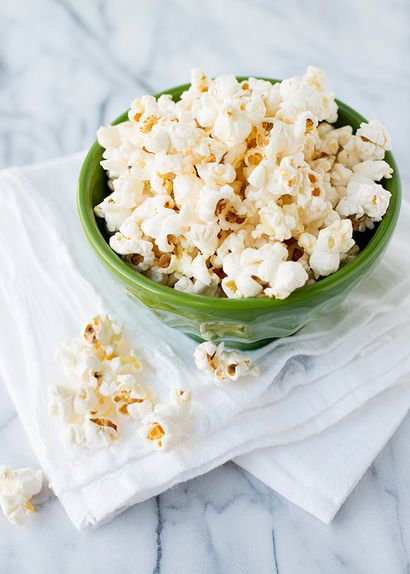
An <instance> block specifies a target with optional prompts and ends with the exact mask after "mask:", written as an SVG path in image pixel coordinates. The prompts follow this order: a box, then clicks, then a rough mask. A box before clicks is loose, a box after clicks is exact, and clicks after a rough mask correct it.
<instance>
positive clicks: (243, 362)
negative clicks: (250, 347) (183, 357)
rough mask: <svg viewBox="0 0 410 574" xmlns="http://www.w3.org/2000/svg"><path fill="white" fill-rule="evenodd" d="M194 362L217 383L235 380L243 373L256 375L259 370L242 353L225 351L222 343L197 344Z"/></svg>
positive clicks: (207, 342)
mask: <svg viewBox="0 0 410 574" xmlns="http://www.w3.org/2000/svg"><path fill="white" fill-rule="evenodd" d="M194 360H195V364H196V366H197V367H198V369H199V370H200V371H204V372H205V373H208V374H210V375H212V377H213V378H214V380H215V383H216V384H217V385H221V384H222V383H224V382H226V381H236V380H238V379H239V377H242V376H244V375H257V374H258V373H259V370H258V369H257V368H256V367H254V366H252V362H251V360H250V359H249V357H247V356H246V355H245V354H244V353H240V352H239V351H227V350H225V346H224V344H223V343H220V344H219V345H216V344H215V343H212V342H211V341H205V342H204V343H201V344H200V345H198V346H197V348H196V349H195V353H194Z"/></svg>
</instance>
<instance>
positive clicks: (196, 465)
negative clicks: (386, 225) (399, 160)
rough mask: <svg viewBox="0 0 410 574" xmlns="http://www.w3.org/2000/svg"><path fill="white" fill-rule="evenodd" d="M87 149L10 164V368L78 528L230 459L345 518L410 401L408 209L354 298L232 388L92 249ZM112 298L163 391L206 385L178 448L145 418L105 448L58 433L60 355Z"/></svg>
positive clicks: (6, 235) (4, 221)
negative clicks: (146, 434) (141, 428)
mask: <svg viewBox="0 0 410 574" xmlns="http://www.w3.org/2000/svg"><path fill="white" fill-rule="evenodd" d="M82 159H83V155H82V154H78V155H76V156H72V157H68V158H64V159H62V160H57V161H54V162H50V163H47V164H42V165H37V166H32V167H25V168H17V169H11V170H5V171H3V172H2V173H0V244H1V250H0V263H1V266H2V274H1V281H0V293H1V295H2V297H1V301H0V314H1V317H2V320H1V323H0V333H1V335H2V341H4V344H3V346H2V348H1V349H0V369H1V376H2V378H3V380H4V381H5V384H6V385H7V387H8V389H9V392H10V395H11V397H12V399H13V401H14V403H15V405H16V408H17V411H18V413H19V415H20V418H21V420H22V422H23V425H24V428H25V430H26V432H27V433H28V436H29V439H30V440H31V443H32V445H33V449H34V451H35V453H36V455H37V457H38V458H39V461H40V464H41V465H42V467H43V469H44V471H45V472H46V474H47V476H48V478H49V480H50V482H51V485H52V487H53V489H54V491H55V492H56V494H57V496H59V498H60V500H61V502H62V504H63V505H64V508H65V509H66V511H67V514H68V515H69V517H70V519H71V520H72V522H73V523H74V525H75V526H76V527H77V528H78V529H80V530H85V529H88V528H92V527H95V526H97V525H98V524H101V523H103V522H106V521H107V520H109V519H110V518H112V517H113V516H115V515H116V514H118V513H119V512H121V511H122V510H124V509H125V508H127V507H128V506H130V505H131V504H134V503H136V502H140V501H142V500H145V499H147V498H149V497H151V496H153V495H156V494H158V493H160V492H162V491H164V490H165V489H167V488H169V487H171V486H173V485H175V484H177V483H178V482H181V481H183V480H187V479H189V478H193V477H194V476H197V475H199V474H203V473H204V472H207V471H209V470H211V469H212V468H214V467H215V466H217V465H220V464H222V463H224V462H225V461H227V460H230V459H231V458H234V460H235V461H236V462H237V464H240V465H241V466H243V467H244V468H245V469H247V470H249V471H250V472H252V473H253V474H255V476H257V477H258V478H260V479H261V480H263V481H264V482H266V483H267V484H269V485H270V486H271V487H272V488H274V489H276V490H277V491H278V492H280V493H281V494H283V495H284V496H285V497H287V498H288V499H289V500H292V501H293V502H295V503H296V504H298V505H299V506H301V507H302V508H304V509H306V510H307V511H309V512H311V513H312V514H314V515H315V516H317V517H318V518H320V519H321V520H324V521H329V520H331V518H332V517H333V516H334V514H335V512H336V511H337V509H338V508H339V507H340V505H341V504H342V502H343V500H344V499H345V498H346V497H347V496H348V494H349V492H350V491H351V489H352V488H353V486H354V484H356V483H357V481H358V480H359V478H360V476H361V475H362V474H363V472H364V471H365V470H366V468H367V467H368V466H369V464H370V463H371V461H372V460H373V458H374V456H376V454H377V453H378V452H379V450H380V449H381V448H382V446H383V445H384V444H385V442H386V441H387V440H388V438H389V437H390V436H391V434H392V433H393V432H394V430H395V428H397V426H398V424H399V423H400V421H401V420H402V419H403V417H404V416H405V414H406V412H407V410H408V408H409V406H410V391H409V385H410V379H409V372H410V350H409V349H408V344H407V342H408V340H409V335H410V313H409V310H410V301H409V285H410V282H409V278H408V276H407V275H406V274H404V273H403V268H404V266H405V265H406V263H407V259H410V256H409V255H408V254H407V251H406V235H405V233H406V226H408V225H409V223H410V209H409V207H408V206H407V205H405V206H404V208H403V214H402V218H401V222H400V226H399V229H398V231H397V233H396V235H395V237H394V239H393V241H392V245H391V247H390V248H389V250H388V253H387V256H386V257H385V258H384V260H383V262H382V263H381V264H380V266H379V267H378V268H377V269H376V270H375V271H374V272H373V273H372V275H371V276H370V277H369V278H368V279H367V280H366V282H365V283H363V284H362V285H361V286H359V287H358V288H357V289H356V290H355V291H354V292H353V293H352V294H350V295H349V297H348V298H347V300H346V302H345V303H344V304H343V305H341V306H340V307H339V308H338V309H335V310H334V311H332V312H331V313H327V314H326V315H323V317H321V318H320V319H319V320H318V321H315V322H312V323H309V324H308V325H306V327H304V328H303V329H302V330H301V331H300V332H298V333H297V334H296V335H294V336H293V337H289V338H285V339H281V340H277V341H274V342H273V343H271V344H270V345H268V346H266V347H264V348H262V349H258V350H256V351H253V352H252V353H251V354H252V358H253V360H254V361H255V362H256V363H257V364H258V365H259V366H260V369H261V374H260V376H258V377H256V378H248V379H246V378H244V379H243V380H241V381H237V382H236V383H232V384H229V385H225V386H224V387H223V388H222V389H219V388H217V387H216V386H215V385H214V384H213V383H212V382H211V381H210V380H209V379H208V378H207V377H206V376H205V375H204V374H202V373H200V372H198V371H197V370H196V367H195V365H194V362H193V357H192V355H193V351H194V349H195V343H194V342H193V341H191V340H190V339H188V338H187V337H185V336H184V335H183V334H182V333H179V332H176V331H171V330H170V329H169V328H168V327H166V326H164V325H163V324H161V323H160V322H159V321H158V319H156V318H155V317H154V316H153V314H152V313H151V312H150V311H149V310H147V309H146V308H144V307H143V306H142V305H141V304H138V303H137V302H135V301H132V300H130V298H129V297H127V296H126V295H125V294H124V293H123V292H122V290H121V289H119V288H118V286H117V285H114V284H113V282H112V281H111V279H110V278H108V277H107V276H106V274H105V272H104V270H103V269H102V268H101V266H100V264H99V262H98V261H97V260H96V257H95V255H94V253H92V251H91V248H90V247H89V246H88V245H87V241H86V239H85V236H84V233H83V231H82V229H81V226H80V223H79V220H78V216H77V213H76V205H75V190H76V179H77V176H78V172H79V168H80V165H81V162H82ZM101 310H106V311H107V312H109V313H112V314H113V315H114V316H116V317H117V318H118V319H119V320H121V321H122V322H123V323H124V325H125V328H126V332H127V335H128V336H129V338H130V339H131V340H132V341H133V344H134V346H135V347H136V348H137V349H138V350H139V351H140V354H141V357H142V361H143V364H144V372H143V374H142V376H143V377H146V380H147V381H148V382H149V384H151V385H152V386H153V387H154V389H155V391H156V394H157V396H158V397H159V400H164V399H165V398H166V397H167V394H168V393H169V390H170V389H171V388H173V387H177V386H183V387H184V388H187V389H189V390H191V391H192V395H193V399H192V421H193V424H192V431H191V432H190V434H189V435H188V436H186V437H184V439H183V441H182V442H181V443H180V444H178V445H177V446H176V447H175V448H174V449H172V450H170V451H169V452H166V453H157V452H152V451H147V450H145V449H144V446H143V445H142V443H141V441H140V439H139V438H138V436H137V428H138V423H137V422H135V421H133V422H127V423H124V428H123V438H122V439H121V440H120V441H118V443H116V444H114V445H112V446H110V447H108V448H106V449H102V450H99V451H84V450H81V449H66V448H64V447H63V446H62V445H61V443H60V441H59V436H58V435H59V421H58V420H55V419H54V418H51V417H49V416H48V415H47V404H46V403H47V400H46V396H47V386H48V385H49V384H50V383H54V382H56V381H58V380H60V379H61V377H62V376H63V375H62V372H61V369H60V367H59V366H58V365H56V364H55V363H54V362H53V356H54V352H55V349H56V347H57V346H58V345H59V344H60V343H61V342H62V341H65V340H67V339H71V338H73V337H75V336H76V335H77V334H78V333H79V330H80V328H81V325H82V324H83V323H84V322H86V321H87V320H88V319H89V318H90V317H91V316H92V315H94V314H95V313H97V312H100V311H101ZM16 349H17V350H18V351H17V354H16ZM16 358H17V359H18V360H16ZM354 439H355V440H354ZM355 442H356V448H354V447H353V445H354V444H355ZM329 453H336V454H335V455H334V456H329ZM340 469H342V472H340Z"/></svg>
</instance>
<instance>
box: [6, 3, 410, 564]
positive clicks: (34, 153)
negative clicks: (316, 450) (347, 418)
mask: <svg viewBox="0 0 410 574" xmlns="http://www.w3.org/2000/svg"><path fill="white" fill-rule="evenodd" d="M409 24H410V4H409V2H408V0H385V1H383V2H382V1H381V0H376V1H372V0H361V1H360V2H357V1H354V0H348V1H345V2H343V4H338V5H337V8H336V4H335V3H332V2H328V1H327V0H312V1H311V2H309V3H306V2H302V0H288V1H287V2H279V1H271V0H236V1H234V0H226V1H225V2H221V1H216V0H210V1H208V2H194V1H193V0H192V1H188V0H186V1H183V0H163V1H159V0H151V2H142V1H140V2H136V1H135V0H117V1H116V2H110V1H109V0H86V1H84V2H76V1H75V0H14V2H1V3H0V167H2V166H8V165H11V164H23V163H31V162H34V161H40V160H43V159H49V158H52V157H57V156H59V155H62V154H66V153H70V152H73V151H77V150H79V149H83V148H85V147H87V146H88V145H89V144H90V143H91V142H92V140H93V138H94V134H95V130H96V128H97V127H98V126H99V125H100V124H101V123H104V122H108V121H109V120H111V119H112V118H113V117H116V116H117V115H118V114H119V113H120V112H122V111H123V110H124V109H125V108H126V107H127V105H128V103H129V102H130V100H131V99H132V98H133V97H135V96H136V95H138V94H141V93H146V92H151V93H153V92H155V91H159V90H160V89H163V88H165V87H169V86H172V85H176V84H178V83H183V82H186V81H187V78H188V74H189V69H190V68H191V67H193V66H202V67H203V68H204V69H205V70H206V71H208V72H209V73H210V74H218V73H223V72H226V73H230V72H236V73H238V74H246V73H250V74H255V75H258V74H259V75H265V76H272V77H284V76H289V75H292V74H297V73H299V72H301V71H302V70H303V69H304V68H305V67H306V66H307V65H308V64H310V63H311V64H315V65H318V66H320V67H323V68H324V69H325V70H326V71H327V74H328V77H329V82H330V84H331V86H332V87H333V89H334V90H335V92H336V93H337V95H338V97H340V99H342V100H345V101H346V102H347V103H349V104H351V105H352V106H353V107H355V108H357V109H358V110H360V111H361V112H362V113H363V115H365V116H367V117H368V118H371V117H379V118H380V119H381V120H382V121H383V122H384V123H385V124H386V125H387V127H388V128H389V131H390V132H391V135H392V138H393V143H394V151H395V155H396V157H397V159H398V161H399V164H400V167H401V173H402V178H403V182H404V190H405V194H407V193H408V192H407V191H406V184H407V185H408V183H409V181H410V164H409V162H408V161H406V160H407V153H408V148H409V143H410V142H409V135H408V134H409V133H410V108H409V106H408V100H409V96H410V75H409V70H408V64H407V63H406V62H407V61H408V57H409V53H410V34H409V31H408V30H409ZM17 354H18V350H16V356H17ZM0 373H1V365H0ZM409 433H410V417H408V418H407V419H406V420H405V421H404V423H403V424H402V426H401V428H400V429H399V431H398V432H397V433H396V435H395V436H394V437H393V438H392V440H391V441H390V442H389V444H388V445H387V446H386V448H385V449H384V450H383V452H382V453H381V455H380V456H379V457H378V458H377V459H376V461H375V462H374V464H373V465H372V467H371V469H370V470H369V471H368V472H367V474H366V475H365V477H364V478H363V480H362V481H361V482H360V484H359V485H358V487H357V488H356V489H355V491H354V492H353V494H352V495H351V497H350V498H349V500H348V501H347V503H346V504H345V505H344V507H343V508H342V510H341V511H340V513H339V514H338V516H337V517H336V519H335V520H334V522H333V523H332V525H330V526H325V525H324V524H321V523H320V522H319V521H318V520H316V519H315V518H313V517H311V516H309V515H308V514H306V513H304V512H303V511H301V510H300V509H298V508H296V507H295V506H293V505H292V504H290V503H288V502H287V501H286V500H284V499H283V498H281V497H280V496H279V495H277V494H275V493H274V492H272V491H271V490H270V489H269V488H267V487H266V486H264V485H263V484H262V483H260V482H259V481H257V480H256V479H254V478H253V477H252V476H251V475H249V474H247V473H246V472H244V471H242V470H240V469H239V468H238V467H237V466H235V465H234V464H232V463H229V464H227V465H225V466H223V467H222V468H219V469H217V470H215V471H213V472H211V473H210V474H208V475H206V476H203V477H200V478H197V479H195V480H192V481H190V482H188V483H186V484H183V485H180V486H178V487H176V488H174V489H172V490H171V491H169V492H166V493H165V494H163V495H161V496H159V497H157V498H155V499H153V500H149V501H147V502H146V503H143V504H140V505H138V506H136V507H134V508H132V509H130V510H128V511H127V512H125V513H124V514H122V515H121V516H120V517H119V518H117V519H116V520H114V521H113V522H111V523H110V524H108V525H106V526H103V527H101V528H100V529H99V530H97V531H96V532H93V533H91V534H83V535H80V534H78V533H77V532H76V531H75V530H74V529H73V528H72V526H71V524H70V523H69V522H68V520H67V518H66V516H65V515H64V511H63V510H62V508H61V507H60V505H59V503H58V501H57V500H56V499H55V498H54V497H53V496H52V494H51V493H50V492H47V491H45V492H44V493H43V494H42V495H41V497H40V502H39V504H38V507H39V512H38V513H37V514H36V515H35V516H34V517H33V518H32V520H31V521H30V523H29V524H28V525H27V526H26V527H25V528H24V529H16V528H13V527H11V526H10V525H9V524H8V523H7V522H6V521H5V520H4V519H2V518H1V517H0V572H1V574H26V573H32V572H41V573H42V574H48V573H55V574H60V573H61V574H71V573H74V572H87V573H89V574H93V573H94V572H95V573H97V572H98V573H101V572H104V573H105V572H108V573H111V572H123V573H124V574H128V573H134V572H135V573H141V574H145V573H156V574H171V573H176V574H180V573H181V572H183V573H184V574H191V573H192V574H214V573H215V574H219V573H221V574H231V573H232V574H245V573H248V572H252V573H257V574H265V573H278V572H280V573H281V574H282V573H285V574H299V573H300V572H303V574H317V573H326V574H327V573H331V574H339V573H349V574H356V573H357V574H359V573H360V574H387V573H388V574H402V573H403V574H404V573H406V572H407V573H408V572H410V490H409V488H408V483H409V481H410V443H409V441H408V438H407V437H408V435H409ZM0 462H1V463H3V462H4V463H6V462H7V463H8V464H10V465H15V466H23V465H30V464H33V465H35V464H36V462H35V460H34V456H33V454H32V452H31V449H30V447H29V444H28V441H27V438H26V436H25V435H24V432H23V429H22V427H21V425H20V422H19V420H18V418H17V416H16V414H15V411H14V409H13V406H12V404H11V401H10V399H9V398H8V396H7V394H6V391H5V390H4V388H3V387H2V386H1V385H0Z"/></svg>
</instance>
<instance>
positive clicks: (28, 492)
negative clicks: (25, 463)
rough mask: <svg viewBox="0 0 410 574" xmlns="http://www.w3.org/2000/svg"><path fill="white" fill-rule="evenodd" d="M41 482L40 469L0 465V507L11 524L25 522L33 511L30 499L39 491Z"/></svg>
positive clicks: (41, 474)
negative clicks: (13, 467)
mask: <svg viewBox="0 0 410 574" xmlns="http://www.w3.org/2000/svg"><path fill="white" fill-rule="evenodd" d="M42 483H43V473H42V472H41V470H34V469H33V468H19V469H17V470H12V469H11V468H9V467H8V466H0V508H1V510H2V512H3V514H4V516H5V517H6V518H7V519H8V520H9V521H10V522H11V523H12V524H15V525H22V524H25V523H26V521H27V518H28V517H29V516H30V514H31V513H32V512H35V509H34V506H33V505H32V503H31V499H32V497H33V496H35V495H36V494H38V493H39V492H40V490H41V486H42Z"/></svg>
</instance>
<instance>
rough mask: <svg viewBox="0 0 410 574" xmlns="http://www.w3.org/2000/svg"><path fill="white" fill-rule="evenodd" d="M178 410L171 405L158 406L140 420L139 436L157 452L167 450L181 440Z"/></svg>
mask: <svg viewBox="0 0 410 574" xmlns="http://www.w3.org/2000/svg"><path fill="white" fill-rule="evenodd" d="M178 414H179V410H178V409H177V408H175V407H174V406H173V405H171V404H165V403H164V404H159V405H157V406H156V407H155V409H154V410H153V411H151V412H150V413H148V414H147V415H146V416H145V417H144V419H143V420H142V427H141V429H140V431H139V433H138V434H139V435H140V436H141V437H142V438H143V439H144V442H145V443H146V445H147V446H149V447H151V448H153V449H154V450H157V451H166V450H169V449H170V448H171V447H172V446H175V445H176V444H178V442H179V441H180V440H181V434H182V432H181V426H180V424H179V421H178Z"/></svg>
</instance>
